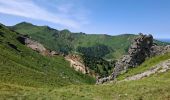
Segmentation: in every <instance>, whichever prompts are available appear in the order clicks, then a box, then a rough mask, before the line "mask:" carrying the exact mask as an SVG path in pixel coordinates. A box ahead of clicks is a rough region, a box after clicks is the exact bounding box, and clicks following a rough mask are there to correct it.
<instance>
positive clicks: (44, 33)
mask: <svg viewBox="0 0 170 100" xmlns="http://www.w3.org/2000/svg"><path fill="white" fill-rule="evenodd" d="M10 29H12V30H14V31H17V32H19V33H21V34H24V35H27V36H29V37H30V38H31V39H32V40H35V41H37V42H38V43H41V44H42V45H43V46H44V47H45V48H48V49H49V50H50V51H56V52H57V53H59V54H62V55H65V56H66V55H73V56H79V57H78V58H81V59H82V61H80V62H81V64H83V65H81V66H82V67H81V69H88V70H89V73H90V74H91V75H93V76H95V77H98V76H100V77H106V76H108V75H110V74H111V73H112V70H113V68H114V63H115V60H117V59H119V58H121V57H122V56H123V55H124V54H127V53H128V48H129V47H130V45H131V43H132V42H133V39H134V38H135V37H137V35H133V34H122V35H118V36H110V35H106V34H101V35H99V34H85V33H82V32H79V33H73V32H70V31H69V30H66V29H65V30H61V31H60V30H57V29H53V28H50V27H48V26H37V25H33V24H31V23H27V22H22V23H19V24H16V25H15V26H10ZM154 42H155V43H157V44H159V45H166V44H167V43H163V42H160V41H157V40H154ZM67 58H68V57H67ZM69 61H70V60H69ZM72 61H73V60H72ZM78 62H79V61H78ZM82 62H83V63H82ZM73 65H74V64H73ZM83 66H85V68H84V67H83ZM75 67H76V66H75ZM79 69H80V68H79ZM83 73H85V70H84V71H83Z"/></svg>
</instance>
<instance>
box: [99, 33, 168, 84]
mask: <svg viewBox="0 0 170 100" xmlns="http://www.w3.org/2000/svg"><path fill="white" fill-rule="evenodd" d="M167 52H170V45H168V46H157V45H156V44H154V43H153V36H152V35H143V34H142V33H140V34H139V36H138V37H137V38H136V39H134V41H133V43H132V45H131V46H130V48H129V50H128V55H124V56H123V57H122V58H121V59H119V60H118V61H117V62H116V63H115V68H114V70H113V73H112V74H111V75H110V76H108V77H105V78H101V79H97V84H100V83H104V82H107V81H110V80H114V79H116V77H117V76H118V75H120V74H122V73H124V72H126V71H127V70H128V69H129V68H133V67H137V66H139V65H140V64H142V63H143V62H144V61H145V59H146V58H149V57H152V56H156V55H162V54H165V53H167Z"/></svg>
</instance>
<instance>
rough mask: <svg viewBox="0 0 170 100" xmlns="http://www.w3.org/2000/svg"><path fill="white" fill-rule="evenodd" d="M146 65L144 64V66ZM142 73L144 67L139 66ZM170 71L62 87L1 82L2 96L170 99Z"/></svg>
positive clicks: (52, 99)
mask: <svg viewBox="0 0 170 100" xmlns="http://www.w3.org/2000/svg"><path fill="white" fill-rule="evenodd" d="M169 55H170V54H167V55H163V56H158V57H154V58H152V59H149V60H148V61H146V62H145V64H147V63H148V64H147V65H146V66H143V67H146V68H148V67H151V66H150V64H149V63H152V64H151V65H156V64H157V63H158V62H155V61H156V60H158V59H159V62H160V61H164V60H165V59H170V56H169ZM140 67H142V66H140ZM138 71H139V72H140V71H141V72H142V71H143V70H142V69H140V68H139V69H138ZM169 76H170V71H168V72H165V73H161V74H154V75H152V76H150V77H146V78H144V79H141V80H137V81H127V82H120V83H108V84H104V85H69V86H65V87H61V88H36V87H30V86H21V85H13V84H6V83H0V98H6V99H11V98H12V99H28V100H29V99H30V100H33V99H47V100H169V97H170V78H169Z"/></svg>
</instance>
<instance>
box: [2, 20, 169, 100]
mask: <svg viewBox="0 0 170 100" xmlns="http://www.w3.org/2000/svg"><path fill="white" fill-rule="evenodd" d="M22 24H23V23H22ZM24 25H26V27H27V28H28V26H29V27H31V29H30V30H32V31H35V30H41V29H43V31H41V32H42V33H43V32H44V29H47V30H49V29H50V30H52V31H56V30H54V29H51V28H49V27H46V26H43V27H35V26H33V25H32V24H29V25H28V24H27V23H24ZM21 26H22V25H21ZM22 27H23V26H22ZM22 27H20V28H19V29H17V30H22V31H25V32H27V31H26V30H25V29H22ZM13 28H14V27H12V30H11V27H10V28H9V27H6V26H4V25H0V51H1V54H0V99H2V100H3V99H21V100H22V99H30V100H36V99H47V100H48V99H49V100H51V99H52V100H55V99H57V100H61V99H63V100H65V99H66V100H68V99H69V100H80V99H84V100H118V99H121V100H122V99H123V100H127V99H131V100H133V99H134V100H135V99H144V100H152V99H153V100H160V99H161V100H166V99H170V78H169V76H170V72H169V68H170V64H169V63H170V53H168V52H169V51H170V49H169V48H170V47H169V46H164V45H165V44H166V43H162V42H158V41H156V43H157V45H156V44H155V40H154V39H153V37H152V36H151V35H143V34H140V36H137V37H136V36H135V37H133V38H136V39H135V40H134V41H136V42H134V41H131V42H133V43H132V44H131V45H130V41H129V40H128V42H129V44H128V47H130V48H129V50H128V49H127V48H126V50H125V51H124V53H123V54H126V56H123V57H122V58H121V57H120V58H119V57H118V58H119V60H118V61H116V63H115V61H110V60H108V59H106V58H105V56H104V54H106V53H108V51H107V48H108V47H109V46H103V45H101V44H100V45H97V46H96V45H93V46H88V47H87V46H86V47H80V48H79V50H80V51H79V52H78V53H73V52H75V51H70V53H68V54H66V53H64V52H61V51H60V50H59V51H56V50H55V49H52V48H50V45H47V44H45V42H46V43H47V41H46V40H45V39H44V40H45V41H43V42H40V41H39V40H38V39H36V36H35V37H34V35H30V34H27V35H23V34H20V33H19V31H18V32H15V31H14V29H13ZM15 28H16V27H15ZM37 28H38V29H37ZM34 29H35V30H34ZM30 30H29V31H30ZM64 31H67V30H64ZM67 32H68V31H67ZM45 34H46V32H45V33H43V35H45ZM49 34H51V33H49ZM49 34H46V35H49ZM71 34H73V33H71ZM81 34H82V33H81ZM36 35H40V36H43V35H42V34H37V33H36ZM58 35H64V34H58ZM84 35H86V34H84ZM90 36H91V35H90ZM90 36H89V35H87V37H90ZM124 36H125V37H126V38H125V37H124ZM127 36H129V35H123V37H124V40H125V41H127V40H126V39H127ZM130 36H132V35H130ZM44 37H45V36H44ZM95 37H96V39H98V35H95ZM109 37H111V38H112V36H109ZM38 38H40V37H38ZM93 38H94V37H93V35H92V37H91V41H93ZM114 38H116V37H114ZM46 39H47V38H46ZM49 39H50V40H51V38H49ZM62 39H63V38H62ZM112 39H113V38H112ZM112 39H111V40H112ZM121 39H122V36H121ZM128 39H130V38H128ZM42 40H43V39H42ZM42 40H41V41H42ZM66 40H67V39H66ZM94 40H95V38H94ZM124 40H123V41H124ZM57 41H59V40H58V39H57ZM63 41H65V40H63ZM139 41H140V42H139ZM55 42H56V41H55ZM116 42H118V41H116ZM119 42H120V41H119ZM92 43H93V42H92ZM121 43H123V42H121ZM122 47H123V46H122ZM97 48H99V49H97ZM101 48H102V49H101ZM121 49H122V48H121V45H119V50H121ZM53 50H55V51H53ZM101 50H103V51H102V53H101V52H97V51H101ZM114 50H118V49H114ZM88 52H92V56H91V53H90V54H88ZM116 52H117V51H116ZM76 54H77V55H76ZM93 54H94V55H93ZM123 54H121V55H123ZM96 55H98V56H96ZM128 57H130V58H131V59H130V61H127V60H129V59H125V58H128ZM140 58H141V59H140ZM118 62H121V63H120V64H123V65H125V66H122V65H121V66H119V67H118V65H120V64H117V63H118ZM135 62H136V63H135ZM70 65H71V67H70ZM96 65H97V66H98V67H96ZM112 65H115V68H114V69H113V67H112V68H111V66H112ZM86 66H88V67H86ZM88 68H89V69H88ZM117 68H120V69H122V70H117V72H118V73H119V74H117V75H116V78H113V79H114V80H113V81H109V82H107V83H105V84H99V85H94V84H95V79H94V78H92V77H91V76H92V75H94V76H96V75H95V74H96V72H95V71H97V72H98V75H100V76H102V75H103V76H106V75H110V74H111V73H112V74H111V75H114V72H115V71H116V69H117ZM75 70H76V71H75ZM90 71H91V72H93V71H94V73H91V76H89V75H87V74H86V73H90ZM82 73H84V74H82ZM139 91H140V92H139Z"/></svg>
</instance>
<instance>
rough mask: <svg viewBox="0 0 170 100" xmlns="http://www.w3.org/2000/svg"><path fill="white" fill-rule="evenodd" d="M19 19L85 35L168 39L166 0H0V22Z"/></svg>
mask: <svg viewBox="0 0 170 100" xmlns="http://www.w3.org/2000/svg"><path fill="white" fill-rule="evenodd" d="M22 21H27V22H31V23H33V24H36V25H48V26H50V27H53V28H56V29H59V30H61V29H69V30H70V31H72V32H85V33H89V34H109V35H118V34H124V33H131V34H137V33H139V32H142V33H145V34H153V35H154V37H155V38H170V35H169V34H170V0H0V23H3V24H5V25H14V24H16V23H19V22H22Z"/></svg>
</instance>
